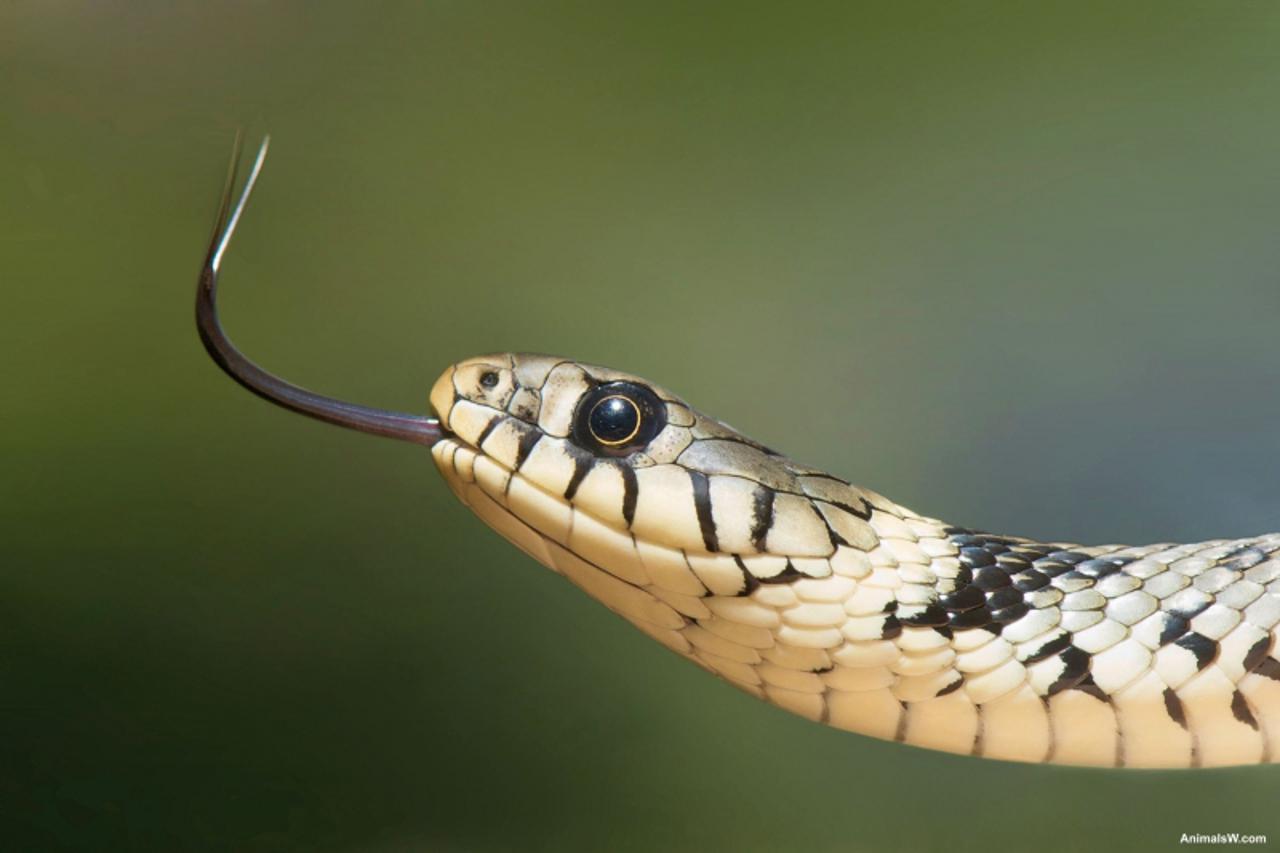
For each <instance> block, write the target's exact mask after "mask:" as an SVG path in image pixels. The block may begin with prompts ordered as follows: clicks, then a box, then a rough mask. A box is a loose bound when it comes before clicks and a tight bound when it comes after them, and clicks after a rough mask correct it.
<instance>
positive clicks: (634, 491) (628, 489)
mask: <svg viewBox="0 0 1280 853" xmlns="http://www.w3.org/2000/svg"><path fill="white" fill-rule="evenodd" d="M618 470H619V471H621V472H622V520H623V521H625V522H626V523H627V527H630V526H631V523H632V522H634V521H635V520H636V499H637V498H638V497H639V496H640V483H639V482H637V480H636V469H634V468H632V467H631V466H630V465H626V464H623V463H618Z"/></svg>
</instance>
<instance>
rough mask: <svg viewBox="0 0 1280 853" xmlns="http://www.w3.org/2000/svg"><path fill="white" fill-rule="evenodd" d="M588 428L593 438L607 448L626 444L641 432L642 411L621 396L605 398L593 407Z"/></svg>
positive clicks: (589, 415) (588, 419) (588, 420)
mask: <svg viewBox="0 0 1280 853" xmlns="http://www.w3.org/2000/svg"><path fill="white" fill-rule="evenodd" d="M587 428H588V429H590V430H591V435H592V437H593V438H595V440H596V441H598V442H600V443H601V444H603V445H605V446H606V447H617V446H618V445H620V444H626V443H627V442H628V441H630V440H631V439H633V438H635V435H636V433H638V432H639V431H640V410H639V409H638V408H636V404H635V403H634V402H633V401H631V400H628V399H627V398H626V397H623V396H621V395H617V394H615V395H614V396H612V397H605V398H604V399H603V400H601V401H600V402H598V403H596V404H595V405H594V406H592V407H591V412H590V414H588V415H587Z"/></svg>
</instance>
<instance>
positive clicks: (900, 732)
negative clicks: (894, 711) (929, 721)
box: [893, 699, 910, 743]
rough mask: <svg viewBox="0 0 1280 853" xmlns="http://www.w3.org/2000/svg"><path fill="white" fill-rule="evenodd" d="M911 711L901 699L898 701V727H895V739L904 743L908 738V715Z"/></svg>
mask: <svg viewBox="0 0 1280 853" xmlns="http://www.w3.org/2000/svg"><path fill="white" fill-rule="evenodd" d="M908 713H910V709H909V708H907V706H906V703H904V702H903V701H902V700H901V699H899V700H898V725H897V726H895V727H894V730H893V739H894V740H896V741H897V742H898V743H902V742H903V741H904V740H906V738H907V714H908Z"/></svg>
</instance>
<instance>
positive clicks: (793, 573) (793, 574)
mask: <svg viewBox="0 0 1280 853" xmlns="http://www.w3.org/2000/svg"><path fill="white" fill-rule="evenodd" d="M807 577H808V575H806V574H802V573H800V572H799V571H797V570H796V567H795V566H793V565H791V561H790V560H787V567H786V568H785V569H783V570H782V571H780V572H778V573H777V574H776V575H774V576H773V577H771V578H759V581H760V583H775V584H776V583H794V582H795V581H798V580H804V579H805V578H807Z"/></svg>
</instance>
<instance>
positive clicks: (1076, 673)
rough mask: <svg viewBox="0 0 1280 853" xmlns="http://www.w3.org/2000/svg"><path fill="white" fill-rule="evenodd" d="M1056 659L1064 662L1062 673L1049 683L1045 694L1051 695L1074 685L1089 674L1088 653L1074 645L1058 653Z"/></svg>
mask: <svg viewBox="0 0 1280 853" xmlns="http://www.w3.org/2000/svg"><path fill="white" fill-rule="evenodd" d="M1058 659H1059V660H1061V661H1062V663H1063V664H1064V666H1063V668H1062V674H1061V675H1059V676H1058V678H1057V680H1056V681H1054V682H1053V684H1050V685H1049V690H1048V693H1047V694H1046V695H1049V696H1053V695H1054V694H1056V693H1060V692H1062V691H1063V690H1066V689H1067V688H1068V687H1075V686H1076V685H1077V684H1079V683H1080V682H1081V681H1083V680H1084V678H1085V676H1086V675H1088V674H1089V655H1088V654H1087V653H1085V652H1082V651H1081V650H1080V649H1077V648H1076V647H1075V646H1069V647H1067V648H1066V649H1064V650H1063V652H1062V654H1060V655H1058Z"/></svg>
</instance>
